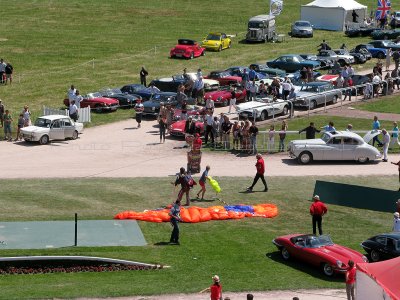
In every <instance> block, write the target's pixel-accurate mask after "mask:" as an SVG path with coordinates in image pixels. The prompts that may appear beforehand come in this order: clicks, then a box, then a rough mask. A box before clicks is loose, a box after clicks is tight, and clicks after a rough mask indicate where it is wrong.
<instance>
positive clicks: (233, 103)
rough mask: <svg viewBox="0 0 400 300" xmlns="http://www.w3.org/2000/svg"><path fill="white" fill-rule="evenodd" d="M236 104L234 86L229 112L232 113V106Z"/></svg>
mask: <svg viewBox="0 0 400 300" xmlns="http://www.w3.org/2000/svg"><path fill="white" fill-rule="evenodd" d="M235 105H236V89H235V88H234V87H232V88H231V99H229V110H228V113H231V110H232V106H233V107H235Z"/></svg>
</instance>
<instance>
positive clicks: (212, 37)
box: [206, 34, 221, 41]
mask: <svg viewBox="0 0 400 300" xmlns="http://www.w3.org/2000/svg"><path fill="white" fill-rule="evenodd" d="M220 38H221V36H220V35H215V34H209V35H207V37H206V40H211V41H219V40H220Z"/></svg>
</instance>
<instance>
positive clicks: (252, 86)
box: [249, 80, 258, 101]
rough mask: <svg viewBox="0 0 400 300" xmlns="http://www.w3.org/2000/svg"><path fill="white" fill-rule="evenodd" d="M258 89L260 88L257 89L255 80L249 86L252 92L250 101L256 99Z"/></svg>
mask: <svg viewBox="0 0 400 300" xmlns="http://www.w3.org/2000/svg"><path fill="white" fill-rule="evenodd" d="M257 90H258V89H257V86H256V82H255V81H254V80H253V81H252V82H251V83H250V86H249V93H250V95H249V100H250V101H255V100H256V95H257Z"/></svg>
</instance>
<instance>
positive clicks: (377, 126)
mask: <svg viewBox="0 0 400 300" xmlns="http://www.w3.org/2000/svg"><path fill="white" fill-rule="evenodd" d="M380 128H381V123H380V122H379V120H378V117H377V116H374V121H373V122H372V131H376V130H379V129H380ZM375 142H377V143H378V146H379V147H382V142H381V141H380V140H379V138H378V135H376V136H375V137H374V138H373V139H372V146H375Z"/></svg>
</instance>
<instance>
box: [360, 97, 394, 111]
mask: <svg viewBox="0 0 400 300" xmlns="http://www.w3.org/2000/svg"><path fill="white" fill-rule="evenodd" d="M398 102H399V96H389V97H387V98H385V99H383V100H379V101H373V102H369V103H363V104H361V105H358V106H357V108H358V109H361V110H367V111H373V112H382V113H391V114H399V113H400V106H399V103H398Z"/></svg>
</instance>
